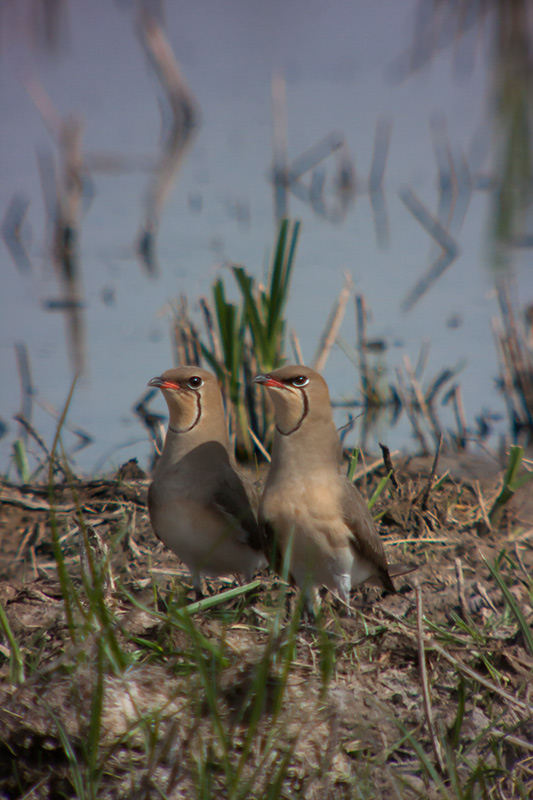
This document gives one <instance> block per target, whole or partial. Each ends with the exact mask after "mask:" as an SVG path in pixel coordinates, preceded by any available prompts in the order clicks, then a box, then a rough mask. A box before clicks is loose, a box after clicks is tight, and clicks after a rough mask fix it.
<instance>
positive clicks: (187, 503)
mask: <svg viewBox="0 0 533 800" xmlns="http://www.w3.org/2000/svg"><path fill="white" fill-rule="evenodd" d="M148 386H154V387H157V388H159V389H161V392H162V393H163V397H164V398H165V400H166V403H167V406H168V411H169V423H168V429H167V434H166V438H165V444H164V446H163V451H162V453H161V457H160V458H159V460H158V462H157V464H156V467H155V469H154V472H153V475H152V482H151V484H150V486H149V489H148V511H149V515H150V522H151V525H152V528H153V530H154V533H155V535H156V536H157V537H158V538H159V539H160V540H161V541H162V542H163V543H164V544H165V545H166V546H167V547H168V548H169V549H170V550H172V552H173V553H175V554H176V555H177V556H178V557H179V558H180V559H181V561H183V562H184V564H185V565H186V566H187V568H188V569H189V571H190V573H191V577H192V583H193V587H194V589H195V592H196V597H197V599H199V598H200V597H201V596H202V589H201V580H202V576H205V575H210V576H221V575H243V576H244V577H245V578H246V579H247V580H251V579H252V577H253V575H254V573H255V572H256V571H257V570H259V569H261V568H262V567H263V566H265V565H266V563H267V562H266V558H265V555H264V553H263V551H262V548H261V536H260V532H259V527H258V523H257V519H256V516H255V514H254V511H253V509H252V505H251V501H250V496H249V494H248V491H247V488H246V486H245V483H244V482H243V480H242V479H241V477H240V476H239V474H238V473H237V471H236V468H235V462H234V459H233V456H232V455H231V451H230V446H229V437H228V430H227V425H226V418H225V414H224V405H223V401H222V394H221V391H220V387H219V384H218V381H217V379H216V378H215V376H214V375H213V374H212V373H211V372H208V371H207V370H204V369H200V368H199V367H196V366H183V367H178V368H174V369H169V370H167V371H166V372H163V373H162V374H161V375H159V376H158V377H156V378H152V379H151V380H150V381H148Z"/></svg>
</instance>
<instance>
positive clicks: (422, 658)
mask: <svg viewBox="0 0 533 800" xmlns="http://www.w3.org/2000/svg"><path fill="white" fill-rule="evenodd" d="M415 595H416V630H417V638H418V667H419V670H420V682H421V684H422V698H423V701H424V711H425V714H426V723H427V727H428V733H429V738H430V740H431V745H432V747H433V750H434V753H435V756H436V759H437V764H438V765H439V769H440V771H441V773H444V758H443V755H442V749H441V746H440V742H439V740H438V738H437V734H436V731H435V722H434V719H433V710H432V708H431V696H430V691H429V680H428V673H427V664H426V654H425V651H424V615H423V608H422V592H421V591H420V586H419V584H418V582H415Z"/></svg>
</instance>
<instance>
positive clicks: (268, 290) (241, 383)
mask: <svg viewBox="0 0 533 800" xmlns="http://www.w3.org/2000/svg"><path fill="white" fill-rule="evenodd" d="M299 232H300V223H299V222H298V221H291V220H287V219H286V220H283V221H282V222H281V224H280V227H279V231H278V237H277V242H276V244H275V246H274V250H273V254H272V258H271V262H270V266H269V270H268V275H267V281H266V285H263V284H261V283H257V282H256V280H255V279H254V278H253V277H252V276H251V275H249V273H248V272H247V271H246V269H245V268H244V267H242V266H236V265H235V266H232V267H231V273H232V275H233V277H234V279H235V282H236V285H237V287H238V289H239V293H240V300H239V302H237V303H233V302H230V301H229V300H228V299H227V290H226V284H225V282H224V280H223V278H219V279H218V280H217V281H216V282H215V284H214V287H213V295H212V301H211V302H210V301H209V300H208V299H207V298H202V299H201V301H200V306H201V309H202V314H203V322H204V334H205V335H204V336H203V337H202V336H201V335H200V334H199V332H198V329H197V328H196V326H195V325H194V323H193V322H192V320H191V319H190V316H189V314H188V311H187V306H186V304H185V303H182V304H181V307H180V313H179V314H178V315H176V318H175V334H176V340H177V342H179V343H180V346H179V347H178V348H177V356H178V363H182V362H184V363H190V364H192V363H198V364H199V362H200V360H201V359H204V360H205V361H206V362H207V364H208V365H209V366H210V367H211V369H212V370H213V371H214V372H215V374H216V375H217V377H218V378H219V380H220V382H221V384H222V387H223V391H224V394H225V398H226V403H227V411H228V417H229V425H230V431H231V432H232V435H233V436H234V437H235V439H236V445H237V450H238V452H239V454H240V455H241V456H242V457H244V458H250V457H251V455H252V453H253V452H254V438H258V439H259V440H260V441H264V440H265V439H266V438H268V431H269V428H270V426H271V413H270V411H269V407H268V406H267V405H266V402H265V399H264V397H263V396H262V393H258V392H256V389H255V387H254V385H253V383H252V380H253V378H254V376H255V375H256V374H257V373H258V372H261V371H269V370H272V369H276V367H279V366H281V364H282V363H283V362H284V360H285V336H286V321H285V308H286V304H287V299H288V295H289V289H290V283H291V277H292V269H293V265H294V259H295V255H296V248H297V244H298V237H299ZM183 343H186V345H187V346H184V345H183Z"/></svg>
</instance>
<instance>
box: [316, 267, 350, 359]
mask: <svg viewBox="0 0 533 800" xmlns="http://www.w3.org/2000/svg"><path fill="white" fill-rule="evenodd" d="M352 287H353V279H352V276H351V275H350V274H349V273H346V274H345V276H344V286H343V287H342V289H341V290H340V292H339V296H338V297H337V300H336V301H335V303H334V304H333V308H332V309H331V311H330V314H329V317H328V319H327V322H326V326H325V328H324V331H323V333H322V336H321V337H320V343H319V345H318V349H317V352H316V353H315V357H314V359H313V362H312V367H313V369H315V370H316V371H317V372H322V370H323V369H324V367H325V366H326V361H327V360H328V356H329V354H330V351H331V348H332V347H333V344H334V342H335V339H336V338H337V334H338V332H339V329H340V326H341V324H342V320H343V319H344V314H345V312H346V306H347V304H348V300H349V299H350V294H351V291H352Z"/></svg>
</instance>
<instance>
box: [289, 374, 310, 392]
mask: <svg viewBox="0 0 533 800" xmlns="http://www.w3.org/2000/svg"><path fill="white" fill-rule="evenodd" d="M291 383H292V385H293V386H296V387H297V388H298V389H299V388H300V387H302V386H307V384H308V383H309V378H306V377H305V375H298V377H297V378H293V379H292V381H291Z"/></svg>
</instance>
